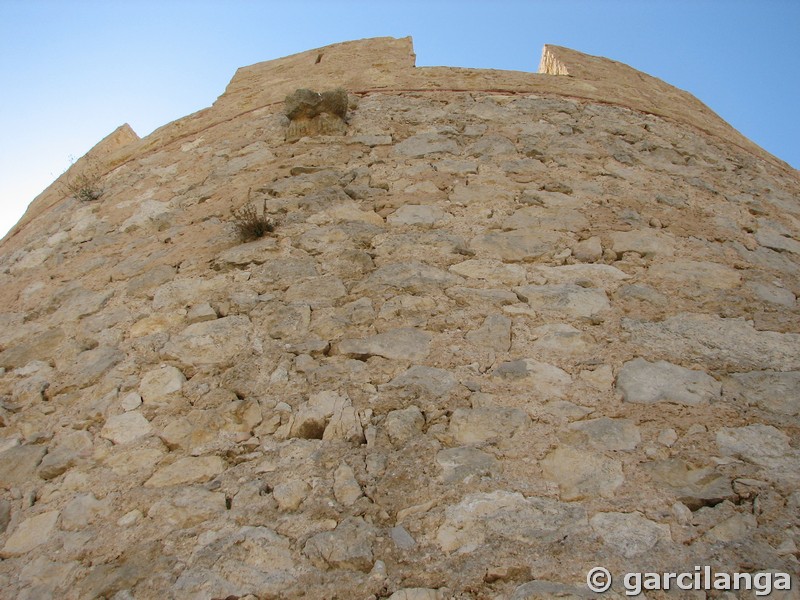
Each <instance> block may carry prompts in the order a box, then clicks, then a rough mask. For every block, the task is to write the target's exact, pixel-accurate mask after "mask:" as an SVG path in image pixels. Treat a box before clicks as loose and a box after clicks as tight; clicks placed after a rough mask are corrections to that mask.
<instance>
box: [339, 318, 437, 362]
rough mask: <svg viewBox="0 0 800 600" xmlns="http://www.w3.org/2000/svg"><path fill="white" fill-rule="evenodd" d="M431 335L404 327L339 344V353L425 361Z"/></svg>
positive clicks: (346, 340)
mask: <svg viewBox="0 0 800 600" xmlns="http://www.w3.org/2000/svg"><path fill="white" fill-rule="evenodd" d="M431 338H432V336H431V334H429V333H427V332H425V331H420V330H419V329H414V328H413V327H402V328H399V329H393V330H392V331H387V332H386V333H379V334H377V335H373V336H371V337H368V338H363V339H345V340H342V341H341V342H339V352H341V353H342V354H349V355H351V356H383V357H384V358H390V359H392V360H410V361H412V362H417V361H421V360H424V359H425V357H426V356H428V353H429V352H430V342H431Z"/></svg>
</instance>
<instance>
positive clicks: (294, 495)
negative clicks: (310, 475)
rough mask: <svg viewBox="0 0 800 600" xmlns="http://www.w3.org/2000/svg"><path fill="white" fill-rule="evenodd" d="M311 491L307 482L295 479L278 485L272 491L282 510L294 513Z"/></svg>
mask: <svg viewBox="0 0 800 600" xmlns="http://www.w3.org/2000/svg"><path fill="white" fill-rule="evenodd" d="M310 491H311V487H310V486H309V485H308V484H307V483H306V482H305V481H302V480H300V479H293V480H291V481H287V482H286V483H280V484H278V485H276V486H275V487H274V488H273V490H272V496H273V497H274V498H275V501H276V502H277V503H278V508H279V509H280V510H283V511H293V510H297V509H298V508H299V507H300V505H301V504H302V503H303V500H305V499H306V497H307V496H308V493H309V492H310Z"/></svg>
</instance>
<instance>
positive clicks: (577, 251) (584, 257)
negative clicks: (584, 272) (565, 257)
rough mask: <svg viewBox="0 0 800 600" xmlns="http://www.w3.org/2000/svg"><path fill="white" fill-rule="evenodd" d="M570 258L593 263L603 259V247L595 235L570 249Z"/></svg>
mask: <svg viewBox="0 0 800 600" xmlns="http://www.w3.org/2000/svg"><path fill="white" fill-rule="evenodd" d="M572 256H574V257H575V258H576V259H577V260H579V261H581V262H587V263H593V262H597V261H598V260H600V259H601V258H603V246H602V244H601V243H600V238H599V237H598V236H596V235H593V236H592V237H590V238H588V239H585V240H583V241H582V242H578V243H577V244H575V245H574V246H573V247H572Z"/></svg>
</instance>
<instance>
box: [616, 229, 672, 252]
mask: <svg viewBox="0 0 800 600" xmlns="http://www.w3.org/2000/svg"><path fill="white" fill-rule="evenodd" d="M674 247H675V244H674V241H673V239H672V238H671V237H670V236H668V235H667V234H664V233H661V232H657V231H652V230H649V229H634V230H633V231H615V232H613V233H612V234H611V250H613V251H614V252H616V253H617V254H618V255H621V254H623V253H625V252H636V253H638V254H641V255H642V256H645V257H653V256H672V255H673V254H674V252H675V250H674Z"/></svg>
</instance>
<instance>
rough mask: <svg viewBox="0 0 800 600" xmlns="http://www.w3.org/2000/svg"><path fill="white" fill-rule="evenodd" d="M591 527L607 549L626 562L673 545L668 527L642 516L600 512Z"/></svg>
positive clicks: (593, 519)
mask: <svg viewBox="0 0 800 600" xmlns="http://www.w3.org/2000/svg"><path fill="white" fill-rule="evenodd" d="M589 523H590V524H591V526H592V529H593V530H594V532H595V533H596V534H597V535H599V536H600V537H601V538H602V539H603V541H604V542H605V544H606V545H607V546H609V547H611V548H612V549H613V550H614V551H615V552H618V553H619V554H622V556H624V557H625V558H633V557H635V556H640V555H642V554H644V553H646V552H650V551H652V550H653V548H654V547H655V546H656V544H658V543H659V542H660V543H669V542H672V536H671V534H670V531H669V526H668V525H663V524H660V523H656V522H654V521H651V520H650V519H647V518H645V517H644V516H643V515H641V514H640V513H618V512H601V513H597V514H595V515H594V516H593V517H592V518H591V519H590V520H589Z"/></svg>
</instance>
